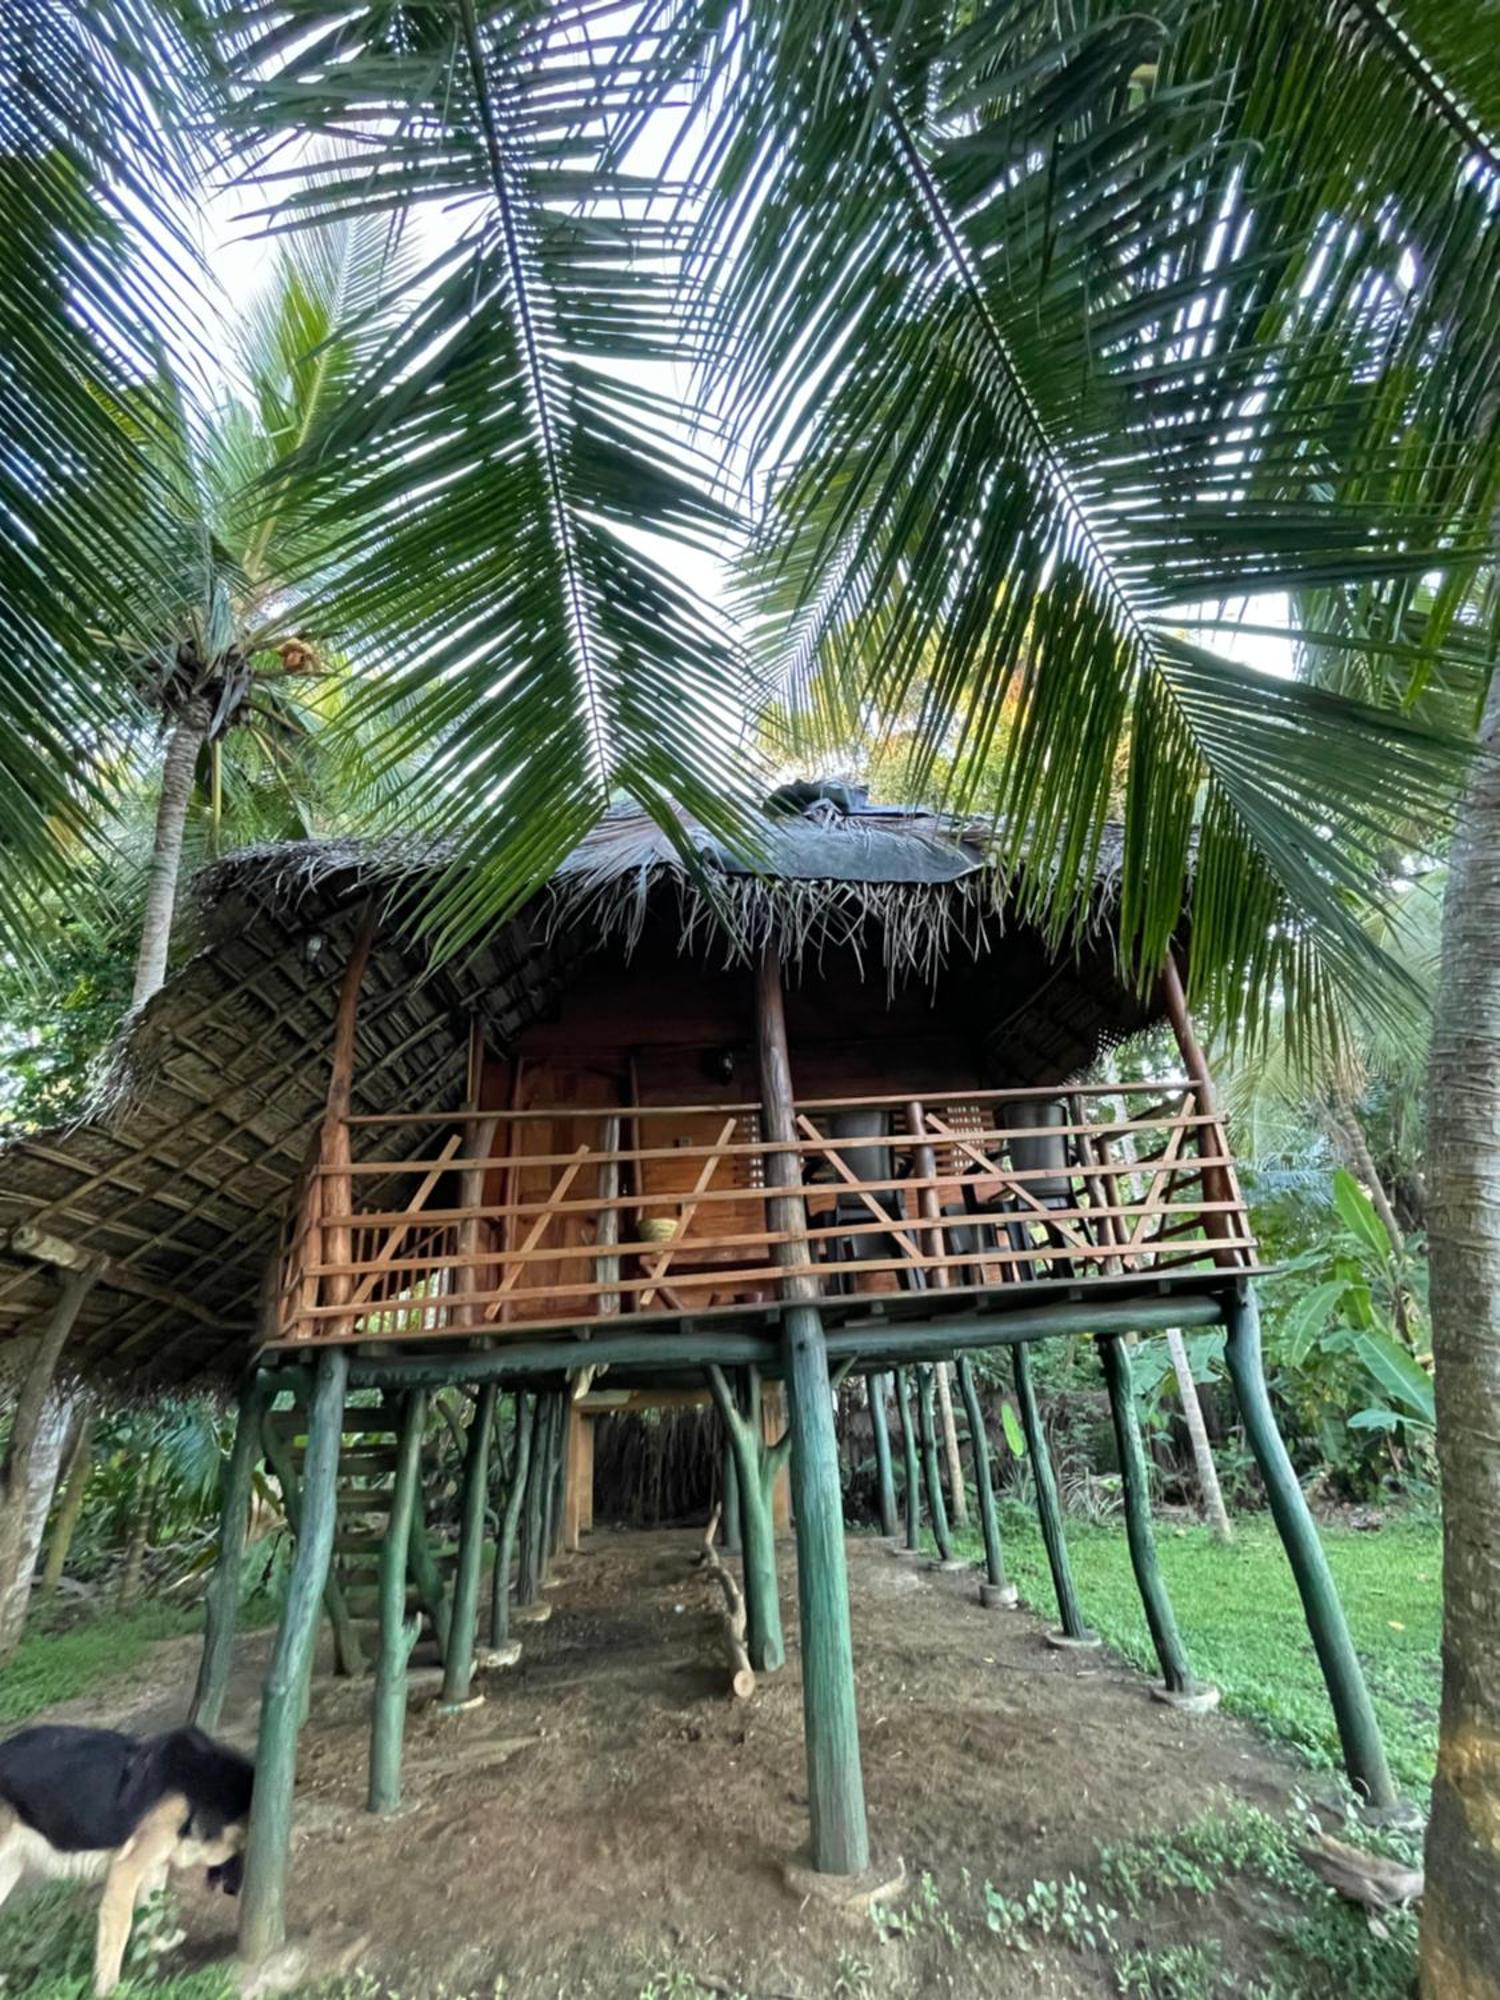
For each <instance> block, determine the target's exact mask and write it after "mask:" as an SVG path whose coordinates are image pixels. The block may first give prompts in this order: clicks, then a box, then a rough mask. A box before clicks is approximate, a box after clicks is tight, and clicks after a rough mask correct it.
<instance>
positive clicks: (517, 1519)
mask: <svg viewBox="0 0 1500 2000" xmlns="http://www.w3.org/2000/svg"><path fill="white" fill-rule="evenodd" d="M536 1423H537V1399H536V1397H535V1396H528V1395H527V1394H526V1393H525V1391H524V1390H522V1391H518V1392H517V1395H516V1441H515V1445H514V1447H513V1448H512V1452H511V1463H510V1484H509V1486H508V1487H507V1489H506V1494H505V1511H504V1512H503V1513H502V1514H501V1516H500V1533H499V1535H498V1536H497V1537H496V1540H495V1569H494V1574H493V1577H492V1579H491V1583H490V1644H491V1645H492V1646H500V1645H503V1644H504V1643H505V1641H506V1640H507V1639H509V1637H510V1565H511V1558H512V1556H513V1555H514V1554H515V1549H516V1532H517V1530H518V1529H519V1527H520V1525H521V1509H522V1508H523V1507H524V1506H525V1504H526V1481H527V1475H528V1473H529V1472H530V1470H531V1451H532V1438H533V1436H534V1434H535V1431H536Z"/></svg>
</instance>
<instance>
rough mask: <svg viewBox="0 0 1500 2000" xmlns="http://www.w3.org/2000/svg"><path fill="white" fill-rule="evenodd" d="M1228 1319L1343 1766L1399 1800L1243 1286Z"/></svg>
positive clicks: (1243, 1404) (1243, 1401)
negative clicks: (1269, 1387) (1285, 1439)
mask: <svg viewBox="0 0 1500 2000" xmlns="http://www.w3.org/2000/svg"><path fill="white" fill-rule="evenodd" d="M1227 1320H1228V1326H1229V1338H1228V1341H1227V1343H1226V1346H1225V1358H1226V1361H1227V1363H1228V1367H1229V1379H1230V1381H1231V1382H1232V1383H1233V1384H1234V1393H1235V1399H1236V1401H1237V1402H1238V1403H1239V1406H1240V1414H1241V1416H1242V1417H1243V1418H1244V1422H1245V1435H1246V1437H1247V1438H1248V1439H1249V1441H1250V1449H1251V1450H1252V1451H1253V1452H1254V1453H1255V1462H1256V1464H1257V1465H1258V1466H1259V1467H1260V1476H1261V1478H1262V1479H1263V1480H1264V1482H1265V1488H1266V1498H1267V1500H1268V1501H1269V1502H1270V1507H1271V1518H1272V1520H1274V1521H1275V1523H1276V1528H1277V1532H1278V1533H1279V1534H1280V1536H1281V1540H1282V1545H1283V1547H1284V1548H1285V1549H1286V1554H1287V1561H1288V1562H1289V1563H1290V1564H1291V1567H1292V1575H1293V1577H1294V1578H1295V1579H1296V1583H1297V1594H1298V1595H1299V1596H1300V1598H1301V1599H1302V1612H1303V1616H1304V1617H1305V1618H1306V1620H1307V1629H1308V1631H1309V1632H1310V1633H1311V1635H1312V1642H1313V1647H1314V1649H1315V1651H1316V1652H1317V1655H1318V1665H1319V1666H1320V1667H1321V1668H1322V1669H1323V1679H1324V1682H1325V1684H1326V1685H1327V1688H1328V1699H1329V1701H1330V1702H1331V1703H1332V1705H1333V1714H1334V1720H1335V1721H1336V1723H1337V1724H1338V1732H1339V1742H1340V1744H1341V1745H1342V1747H1343V1752H1344V1768H1345V1770H1346V1771H1347V1772H1348V1773H1349V1782H1350V1783H1351V1784H1352V1785H1353V1787H1354V1789H1355V1791H1356V1792H1358V1793H1359V1794H1360V1796H1361V1797H1362V1798H1363V1799H1365V1800H1366V1801H1367V1802H1368V1803H1369V1804H1370V1805H1372V1806H1375V1807H1379V1808H1384V1807H1387V1806H1392V1805H1394V1804H1395V1803H1396V1799H1397V1793H1396V1787H1395V1783H1394V1781H1393V1780H1392V1778H1391V1773H1390V1766H1389V1765H1388V1764H1387V1762H1386V1756H1385V1745H1384V1743H1383V1742H1382V1741H1381V1735H1380V1725H1379V1723H1378V1722H1377V1721H1376V1720H1375V1710H1374V1708H1373V1707H1372V1706H1371V1702H1370V1691H1369V1688H1368V1687H1367V1686H1366V1685H1365V1676H1364V1670H1363V1668H1362V1667H1361V1666H1360V1663H1359V1655H1358V1653H1356V1652H1355V1650H1354V1641H1353V1640H1352V1639H1351V1638H1350V1636H1349V1626H1348V1623H1347V1621H1346V1619H1345V1617H1344V1607H1343V1605H1342V1604H1341V1603H1340V1602H1339V1594H1338V1590H1337V1588H1336V1586H1335V1584H1334V1581H1333V1576H1332V1573H1331V1572H1330V1570H1329V1567H1328V1558H1327V1556H1326V1555H1325V1554H1324V1553H1323V1545H1322V1543H1321V1542H1320V1541H1319V1539H1318V1531H1317V1528H1316V1527H1315V1526H1314V1524H1313V1518H1312V1514H1311V1512H1310V1510H1309V1508H1308V1505H1307V1498H1306V1496H1305V1494H1304V1493H1303V1491H1302V1488H1301V1486H1300V1485H1299V1484H1298V1481H1297V1475H1296V1473H1295V1471H1294V1470H1293V1469H1292V1462H1291V1460H1290V1458H1289V1457H1288V1456H1287V1449H1286V1445H1285V1444H1284V1442H1283V1441H1282V1436H1281V1432H1280V1430H1279V1429H1278V1427H1277V1423H1276V1416H1275V1412H1274V1411H1273V1410H1272V1408H1271V1398H1270V1393H1269V1392H1268V1390H1267V1388H1266V1376H1265V1368H1264V1365H1263V1363H1262V1360H1261V1349H1260V1313H1259V1310H1258V1308H1257V1306H1256V1303H1255V1296H1254V1294H1253V1293H1252V1292H1251V1291H1250V1289H1249V1287H1248V1286H1246V1287H1245V1288H1244V1290H1243V1291H1242V1292H1241V1293H1240V1294H1239V1295H1238V1296H1237V1297H1235V1298H1233V1299H1231V1300H1230V1301H1229V1305H1228V1311H1227Z"/></svg>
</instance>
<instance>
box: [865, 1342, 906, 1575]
mask: <svg viewBox="0 0 1500 2000" xmlns="http://www.w3.org/2000/svg"><path fill="white" fill-rule="evenodd" d="M889 1380H890V1378H889V1377H888V1376H887V1375H885V1374H884V1373H881V1372H877V1373H876V1374H874V1375H868V1376H866V1378H865V1394H866V1395H867V1396H868V1397H869V1399H870V1430H871V1432H872V1433H873V1436H874V1441H875V1487H876V1493H877V1496H878V1499H879V1504H880V1532H881V1533H882V1534H883V1535H884V1536H885V1537H886V1539H887V1541H892V1542H893V1541H894V1540H895V1539H896V1536H897V1534H898V1532H899V1525H898V1520H897V1515H896V1482H895V1479H894V1477H893V1476H892V1473H891V1433H890V1426H889V1425H888V1424H887V1422H886V1415H885V1398H886V1390H887V1387H888V1384H889Z"/></svg>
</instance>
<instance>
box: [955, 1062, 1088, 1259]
mask: <svg viewBox="0 0 1500 2000" xmlns="http://www.w3.org/2000/svg"><path fill="white" fill-rule="evenodd" d="M1000 1123H1001V1124H1002V1125H1004V1126H1007V1127H1010V1128H1013V1129H1016V1130H1017V1131H1019V1132H1021V1133H1023V1134H1025V1135H1026V1136H1022V1137H1018V1138H1014V1139H1011V1140H1009V1141H1008V1142H1007V1144H1008V1149H1009V1152H1010V1164H1011V1166H1012V1167H1013V1168H1014V1169H1015V1171H1016V1172H1017V1173H1018V1174H1025V1175H1027V1176H1028V1178H1026V1179H1025V1180H1023V1181H1022V1182H1021V1183H1020V1185H1021V1186H1022V1187H1023V1188H1024V1189H1025V1191H1026V1193H1025V1198H1024V1199H1023V1198H1022V1196H1021V1195H1020V1194H1018V1193H1016V1192H1014V1191H1006V1192H1004V1193H1001V1194H999V1195H997V1196H993V1197H991V1196H985V1195H982V1194H981V1193H980V1191H979V1183H980V1181H981V1179H982V1178H983V1175H982V1171H976V1172H975V1173H974V1174H972V1175H969V1176H968V1177H966V1178H965V1180H964V1184H963V1195H964V1209H965V1212H966V1213H967V1214H969V1215H971V1216H973V1217H974V1219H975V1221H976V1223H977V1224H979V1225H980V1226H981V1228H982V1229H984V1230H985V1231H988V1232H990V1240H991V1241H992V1242H997V1243H998V1242H1004V1243H1005V1244H1007V1245H1008V1246H1009V1248H1010V1249H1012V1250H1015V1251H1034V1250H1036V1249H1037V1247H1038V1246H1037V1243H1036V1240H1035V1237H1034V1236H1033V1234H1032V1232H1033V1230H1034V1229H1036V1228H1037V1227H1038V1226H1039V1225H1040V1226H1041V1228H1042V1229H1043V1230H1044V1232H1045V1235H1046V1239H1047V1242H1048V1243H1049V1244H1050V1245H1051V1246H1052V1247H1053V1248H1054V1249H1058V1250H1062V1249H1067V1248H1069V1247H1071V1246H1070V1245H1069V1243H1068V1239H1067V1237H1066V1236H1065V1235H1064V1234H1063V1233H1062V1231H1061V1230H1060V1229H1059V1228H1058V1227H1057V1225H1056V1224H1055V1223H1050V1222H1048V1221H1047V1220H1046V1216H1045V1213H1044V1211H1050V1210H1054V1209H1068V1208H1076V1207H1077V1201H1076V1199H1075V1188H1074V1181H1073V1168H1074V1164H1075V1163H1074V1162H1073V1161H1072V1160H1071V1159H1070V1157H1069V1155H1070V1152H1071V1151H1072V1144H1071V1141H1070V1135H1069V1134H1068V1133H1066V1132H1054V1131H1038V1130H1037V1128H1038V1127H1040V1126H1057V1125H1066V1124H1068V1123H1069V1116H1068V1106H1067V1104H1066V1103H1065V1102H1064V1101H1063V1100H1062V1099H1061V1098H1024V1099H1019V1100H1016V1099H1013V1100H1011V1101H1010V1102H1008V1103H1006V1104H1005V1105H1003V1106H1002V1108H1001V1112H1000ZM1044 1274H1045V1275H1046V1276H1047V1277H1054V1278H1070V1277H1072V1275H1073V1264H1072V1260H1071V1259H1070V1258H1067V1257H1053V1258H1048V1259H1047V1261H1046V1264H1045V1267H1044ZM1036 1276H1037V1266H1036V1264H1035V1263H1034V1262H1033V1261H1032V1259H1031V1258H1030V1257H1026V1258H1019V1259H1017V1261H1015V1262H1014V1263H1011V1264H1009V1265H1007V1266H1006V1267H1005V1273H1004V1281H1005V1282H1009V1283H1016V1282H1020V1283H1023V1284H1030V1283H1032V1282H1034V1281H1035V1279H1036Z"/></svg>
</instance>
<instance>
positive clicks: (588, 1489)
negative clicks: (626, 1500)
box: [578, 1413, 598, 1535]
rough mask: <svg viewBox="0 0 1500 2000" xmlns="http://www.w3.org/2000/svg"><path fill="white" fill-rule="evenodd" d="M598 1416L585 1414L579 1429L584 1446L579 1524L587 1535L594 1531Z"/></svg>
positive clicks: (579, 1485) (580, 1482) (580, 1472)
mask: <svg viewBox="0 0 1500 2000" xmlns="http://www.w3.org/2000/svg"><path fill="white" fill-rule="evenodd" d="M597 1424H598V1418H597V1417H595V1416H594V1415H593V1414H592V1413H589V1414H587V1415H585V1417H584V1420H583V1424H582V1426H581V1428H580V1429H579V1433H578V1438H579V1443H580V1444H581V1445H582V1447H583V1462H582V1464H581V1466H580V1468H579V1473H578V1526H579V1529H580V1531H581V1532H582V1533H583V1534H585V1535H591V1534H592V1533H593V1532H594V1432H595V1429H596V1427H597Z"/></svg>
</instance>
